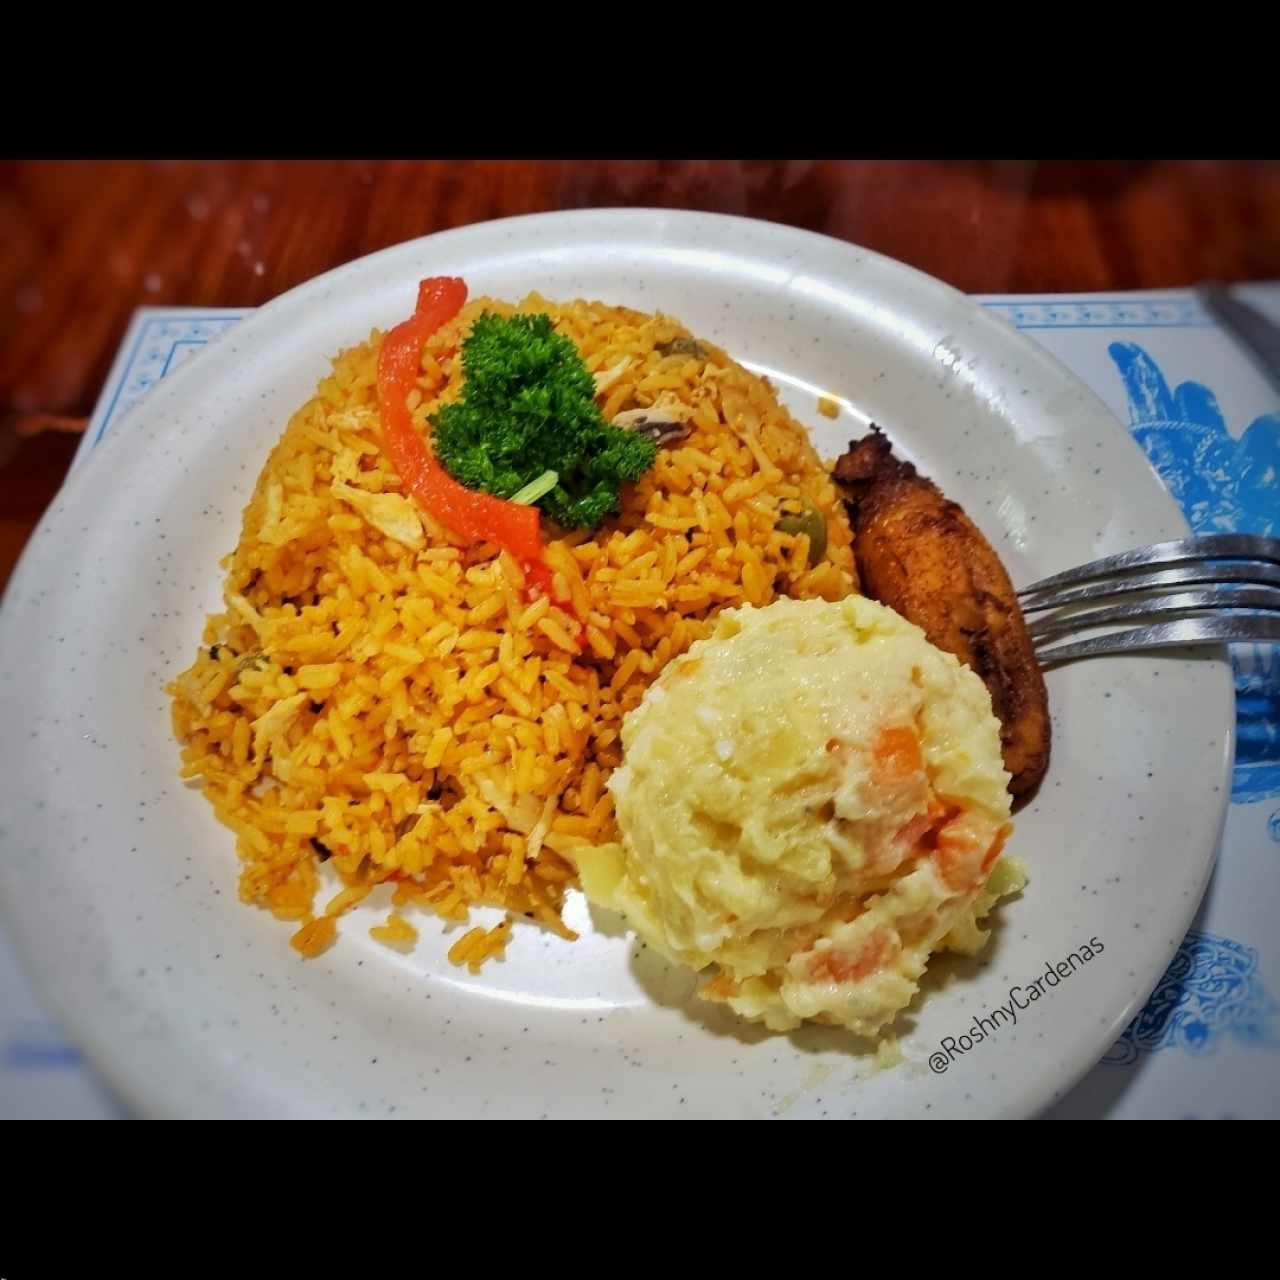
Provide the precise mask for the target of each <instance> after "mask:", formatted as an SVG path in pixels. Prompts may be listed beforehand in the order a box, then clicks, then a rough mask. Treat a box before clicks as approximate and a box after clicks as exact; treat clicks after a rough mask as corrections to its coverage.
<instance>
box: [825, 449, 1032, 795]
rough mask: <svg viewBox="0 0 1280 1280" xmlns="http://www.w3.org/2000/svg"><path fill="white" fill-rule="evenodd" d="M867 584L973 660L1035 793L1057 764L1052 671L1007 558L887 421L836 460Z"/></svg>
mask: <svg viewBox="0 0 1280 1280" xmlns="http://www.w3.org/2000/svg"><path fill="white" fill-rule="evenodd" d="M834 474H835V479H836V481H837V483H838V484H839V485H840V486H841V487H842V490H843V494H844V497H845V502H846V505H847V507H848V509H849V519H850V523H851V524H852V526H853V534H854V548H855V551H856V554H857V561H858V572H859V575H860V577H861V579H862V589H863V591H865V592H866V594H867V595H869V596H870V597H871V598H872V599H873V600H878V601H880V603H881V604H886V605H888V606H889V607H890V608H891V609H894V610H896V611H897V612H898V613H900V614H902V616H903V617H904V618H906V619H907V620H908V621H909V622H914V623H915V624H916V626H918V627H920V628H921V629H922V630H923V631H924V633H925V635H926V636H928V638H929V640H930V641H931V642H932V643H933V644H935V645H937V646H938V648H940V649H945V650H946V651H947V652H948V653H953V654H955V656H956V657H957V658H959V659H960V661H961V662H964V663H967V664H968V665H969V666H970V667H971V668H972V669H973V670H974V671H975V672H976V673H977V674H978V675H979V676H980V677H981V678H982V680H983V682H984V683H985V684H986V686H987V688H988V689H989V690H990V691H991V702H992V705H993V707H994V708H995V713H996V717H997V719H998V720H999V721H1000V729H1001V732H1000V738H1001V746H1002V748H1003V752H1004V764H1005V768H1006V769H1007V770H1008V771H1009V773H1010V774H1011V775H1012V779H1011V781H1010V783H1009V790H1010V791H1011V792H1012V793H1013V794H1014V795H1015V796H1023V795H1026V794H1027V793H1028V792H1029V791H1031V790H1032V789H1033V788H1034V787H1035V786H1036V785H1037V784H1038V783H1039V781H1040V779H1041V778H1042V777H1043V776H1044V772H1045V769H1046V768H1047V767H1048V764H1049V736H1050V728H1049V699H1048V693H1047V691H1046V690H1045V684H1044V676H1043V675H1042V674H1041V671H1040V667H1039V664H1038V663H1037V662H1036V658H1035V653H1034V651H1033V649H1032V646H1031V638H1030V636H1029V635H1028V634H1027V626H1026V623H1025V621H1024V620H1023V617H1022V610H1021V609H1020V608H1019V607H1018V598H1017V595H1016V593H1015V592H1014V589H1013V583H1012V582H1010V580H1009V575H1008V574H1007V573H1006V572H1005V568H1004V565H1003V564H1001V562H1000V557H999V556H998V555H997V554H996V552H995V550H994V549H993V548H992V546H991V544H990V543H989V542H988V541H987V540H986V538H984V537H983V536H982V533H981V532H980V531H979V529H978V527H977V526H976V525H975V524H974V523H973V521H972V520H970V519H969V517H968V516H967V515H966V514H965V512H964V510H963V508H961V507H960V506H959V505H958V504H957V503H954V502H950V501H948V499H947V498H946V497H944V496H943V494H942V492H941V491H940V490H939V489H938V487H937V485H935V484H934V483H933V482H932V481H931V480H929V479H927V478H926V477H924V476H922V475H920V474H919V473H918V472H917V471H916V469H915V467H913V466H912V465H911V464H910V463H909V462H903V461H901V460H900V459H898V458H895V457H894V456H893V449H892V446H891V445H890V444H889V441H888V439H887V438H886V437H885V435H884V433H883V432H881V431H880V429H879V428H878V427H875V426H873V427H872V428H871V433H870V434H869V435H866V436H863V437H862V439H861V440H854V441H851V442H850V444H849V451H848V452H847V453H845V454H844V455H842V456H841V458H840V459H839V460H838V461H837V462H836V465H835V473H834Z"/></svg>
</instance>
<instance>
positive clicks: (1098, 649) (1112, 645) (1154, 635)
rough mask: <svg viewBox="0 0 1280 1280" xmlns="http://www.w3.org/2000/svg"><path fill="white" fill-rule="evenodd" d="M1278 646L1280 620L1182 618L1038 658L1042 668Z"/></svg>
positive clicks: (1081, 642) (1083, 642)
mask: <svg viewBox="0 0 1280 1280" xmlns="http://www.w3.org/2000/svg"><path fill="white" fill-rule="evenodd" d="M1248 641H1253V642H1258V643H1262V644H1268V643H1270V644H1275V643H1277V642H1280V618H1260V617H1258V616H1256V615H1253V616H1249V615H1242V616H1233V617H1230V618H1182V619H1180V620H1179V621H1177V622H1161V623H1157V625H1155V626H1154V627H1136V628H1135V629H1134V630H1132V631H1115V632H1112V634H1111V635H1107V636H1094V637H1093V639H1091V640H1077V641H1075V643H1073V644H1060V645H1056V646H1055V647H1053V648H1051V649H1043V650H1041V651H1040V652H1038V653H1037V654H1036V660H1037V661H1038V662H1039V663H1040V665H1041V666H1042V667H1047V666H1054V665H1056V664H1057V663H1060V662H1071V661H1073V660H1074V659H1076V658H1092V657H1096V656H1097V655H1098V654H1102V653H1136V652H1139V651H1141V650H1145V649H1167V648H1182V647H1184V646H1187V645H1197V644H1231V643H1237V642H1240V643H1243V642H1248Z"/></svg>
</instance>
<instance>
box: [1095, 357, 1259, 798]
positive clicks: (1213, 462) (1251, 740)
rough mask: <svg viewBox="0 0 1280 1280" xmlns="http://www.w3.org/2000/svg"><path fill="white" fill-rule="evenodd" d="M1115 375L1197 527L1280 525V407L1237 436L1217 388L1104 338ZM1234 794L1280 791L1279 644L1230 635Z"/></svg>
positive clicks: (1139, 434)
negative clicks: (1234, 640) (1169, 371)
mask: <svg viewBox="0 0 1280 1280" xmlns="http://www.w3.org/2000/svg"><path fill="white" fill-rule="evenodd" d="M1107 352H1108V354H1109V355H1110V356H1111V359H1112V360H1113V361H1114V362H1115V365H1116V368H1117V369H1119V371H1120V376H1121V377H1122V378H1123V380H1124V385H1125V391H1126V393H1127V395H1128V402H1129V430H1130V432H1131V433H1132V435H1133V438H1134V439H1135V440H1136V441H1137V442H1138V443H1139V444H1140V445H1141V446H1142V448H1143V450H1144V451H1145V453H1146V455H1147V457H1148V458H1150V459H1151V464H1152V466H1154V467H1155V469H1156V471H1157V472H1158V473H1159V475H1160V478H1161V479H1162V480H1163V481H1164V483H1165V484H1166V485H1167V486H1168V488H1169V492H1170V493H1172V494H1173V496H1174V497H1175V498H1176V499H1177V501H1178V505H1179V506H1180V507H1181V508H1182V512H1183V514H1184V515H1185V516H1186V518H1187V522H1188V523H1189V524H1190V525H1191V527H1192V529H1194V530H1195V532H1196V533H1258V534H1263V535H1266V536H1274V535H1276V534H1277V533H1280V414H1275V413H1269V414H1264V415H1262V416H1261V417H1259V418H1256V419H1255V420H1254V421H1253V422H1252V423H1250V424H1249V426H1248V427H1247V428H1246V429H1245V431H1244V432H1243V434H1242V435H1241V436H1240V438H1239V439H1236V438H1235V437H1234V436H1232V435H1231V433H1230V432H1229V431H1228V430H1227V424H1226V421H1225V420H1224V418H1223V416H1222V411H1221V410H1220V409H1219V408H1218V401H1217V397H1216V396H1215V395H1214V394H1213V392H1212V391H1211V390H1209V388H1208V387H1205V386H1202V385H1201V384H1200V383H1198V382H1184V383H1182V384H1181V385H1179V386H1178V387H1177V388H1176V389H1174V390H1170V388H1169V384H1168V381H1167V380H1166V379H1165V376H1164V373H1163V372H1162V371H1161V369H1160V366H1159V365H1158V364H1156V362H1155V361H1154V360H1153V359H1152V358H1151V356H1150V355H1149V354H1148V353H1147V352H1146V351H1145V350H1144V349H1143V348H1142V347H1140V346H1138V345H1137V344H1136V343H1133V342H1113V343H1111V344H1110V346H1108V348H1107ZM1231 664H1232V667H1233V668H1234V670H1235V680H1236V735H1237V736H1236V768H1235V778H1234V780H1233V785H1232V791H1231V798H1232V799H1233V800H1235V801H1236V802H1237V803H1249V802H1251V801H1256V800H1265V799H1266V798H1268V797H1269V796H1275V795H1280V648H1277V647H1276V646H1274V645H1234V646H1232V650H1231Z"/></svg>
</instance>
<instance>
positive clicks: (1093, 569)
mask: <svg viewBox="0 0 1280 1280" xmlns="http://www.w3.org/2000/svg"><path fill="white" fill-rule="evenodd" d="M1156 565H1161V566H1173V567H1166V568H1159V569H1155V571H1154V572H1143V571H1144V570H1151V569H1152V567H1153V566H1156ZM1197 584H1203V586H1204V588H1205V589H1203V590H1197V591H1187V590H1176V591H1172V592H1170V591H1166V590H1164V588H1168V587H1179V588H1185V587H1188V586H1194V585H1197ZM1136 594H1142V595H1143V596H1144V598H1143V599H1141V600H1137V601H1131V602H1129V603H1127V604H1113V605H1103V606H1102V607H1101V608H1093V607H1090V608H1086V609H1083V610H1079V611H1074V612H1071V611H1069V612H1065V613H1062V612H1056V613H1054V614H1053V616H1051V617H1047V618H1041V619H1039V620H1037V621H1035V622H1033V623H1032V624H1031V626H1030V628H1029V630H1030V632H1031V637H1032V642H1033V644H1034V645H1035V650H1036V658H1037V659H1038V661H1039V663H1040V665H1041V666H1042V667H1047V666H1051V665H1053V664H1055V663H1059V662H1070V661H1071V660H1073V659H1075V658H1092V657H1095V656H1097V655H1098V654H1103V653H1132V652H1135V651H1138V650H1142V649H1163V648H1170V647H1177V646H1186V645H1197V644H1227V643H1231V642H1239V641H1255V642H1258V641H1261V642H1263V643H1266V642H1268V641H1270V642H1272V643H1280V539H1276V538H1262V537H1257V536H1255V535H1253V534H1243V533H1211V534H1205V535H1203V536H1201V537H1198V538H1178V539H1176V540H1175V541H1173V542H1157V543H1154V544H1153V545H1151V546H1148V547H1135V548H1134V549H1133V550H1132V551H1123V552H1121V553H1120V554H1119V555H1114V556H1105V557H1103V559H1101V560H1094V561H1092V562H1091V563H1089V564H1084V565H1081V566H1080V567H1079V568H1077V569H1068V570H1066V571H1065V572H1063V573H1055V574H1053V575H1052V576H1051V577H1048V578H1041V579H1040V581H1039V582H1033V583H1032V584H1031V585H1030V586H1029V587H1024V588H1023V589H1022V590H1021V591H1019V592H1018V596H1019V598H1020V601H1021V604H1022V611H1023V613H1042V612H1045V611H1047V610H1050V609H1052V610H1061V609H1064V608H1066V607H1067V606H1079V605H1083V604H1089V605H1093V604H1094V603H1095V602H1097V601H1100V600H1109V599H1112V598H1114V597H1116V596H1125V595H1136ZM1224 613H1225V616H1223V615H1224ZM1204 614H1217V615H1218V616H1208V617H1206V616H1202V615H1204ZM1163 619H1174V621H1163ZM1139 620H1144V621H1147V622H1149V623H1151V624H1152V625H1149V626H1144V627H1134V628H1131V629H1130V630H1127V631H1113V632H1111V633H1109V634H1107V635H1101V636H1094V637H1093V638H1092V639H1089V640H1077V641H1075V642H1074V643H1072V644H1054V643H1052V642H1054V641H1057V640H1060V639H1062V638H1063V637H1064V636H1067V635H1071V634H1073V633H1075V632H1080V631H1089V630H1093V629H1094V628H1097V627H1101V626H1107V625H1109V624H1112V623H1117V622H1135V621H1139Z"/></svg>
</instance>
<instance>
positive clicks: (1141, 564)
mask: <svg viewBox="0 0 1280 1280" xmlns="http://www.w3.org/2000/svg"><path fill="white" fill-rule="evenodd" d="M1195 560H1266V561H1270V562H1271V563H1272V564H1280V539H1277V538H1262V537H1259V536H1257V535H1256V534H1251V533H1206V534H1202V535H1201V536H1200V537H1198V538H1177V539H1175V540H1174V541H1172V542H1155V543H1152V544H1151V545H1150V546H1146V547H1134V548H1133V550H1132V551H1122V552H1120V553H1119V554H1118V555H1114V556H1104V557H1103V558H1102V559H1101V560H1093V561H1091V562H1090V563H1089V564H1082V565H1080V566H1079V567H1078V568H1075V569H1066V570H1064V571H1063V572H1062V573H1055V574H1052V575H1050V576H1049V577H1047V578H1041V579H1040V581H1039V582H1033V583H1032V584H1031V585H1030V586H1029V587H1023V588H1022V590H1021V591H1019V592H1018V594H1019V595H1020V596H1029V595H1033V594H1034V593H1035V592H1037V591H1044V590H1046V589H1048V588H1049V587H1064V586H1067V585H1069V584H1070V583H1073V582H1088V581H1089V579H1091V578H1100V577H1102V576H1103V575H1104V574H1108V573H1115V572H1118V571H1121V570H1126V569H1144V568H1146V567H1147V566H1149V565H1157V564H1185V563H1187V562H1188V561H1195Z"/></svg>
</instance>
